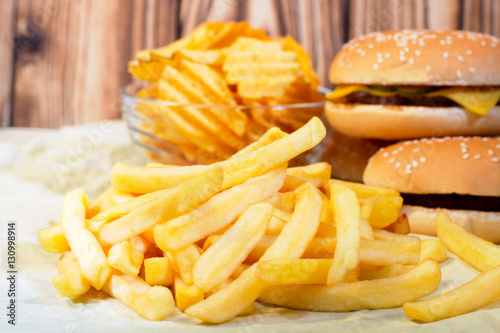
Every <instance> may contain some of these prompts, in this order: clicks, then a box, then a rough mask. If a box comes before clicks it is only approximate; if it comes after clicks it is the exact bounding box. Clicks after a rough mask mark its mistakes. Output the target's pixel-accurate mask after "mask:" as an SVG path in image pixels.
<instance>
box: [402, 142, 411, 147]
mask: <svg viewBox="0 0 500 333" xmlns="http://www.w3.org/2000/svg"><path fill="white" fill-rule="evenodd" d="M403 145H405V146H409V145H411V141H405V142H403Z"/></svg>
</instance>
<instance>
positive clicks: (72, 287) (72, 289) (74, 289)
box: [52, 251, 90, 299]
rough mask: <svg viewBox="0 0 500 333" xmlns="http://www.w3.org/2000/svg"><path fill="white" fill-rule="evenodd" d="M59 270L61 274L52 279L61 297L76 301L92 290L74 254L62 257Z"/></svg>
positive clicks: (69, 253) (67, 253) (65, 254)
mask: <svg viewBox="0 0 500 333" xmlns="http://www.w3.org/2000/svg"><path fill="white" fill-rule="evenodd" d="M57 270H58V272H59V274H58V275H56V276H54V277H53V278H52V284H53V285H54V287H55V288H56V290H57V292H58V293H59V295H61V297H68V298H69V299H74V298H76V297H78V296H80V295H83V294H85V293H86V292H87V291H88V290H89V289H90V283H89V282H88V281H87V280H86V279H85V276H83V274H82V270H81V269H80V265H78V261H77V260H76V257H75V255H74V254H73V252H70V251H68V252H65V253H64V254H63V255H62V257H61V260H60V261H59V264H58V265H57Z"/></svg>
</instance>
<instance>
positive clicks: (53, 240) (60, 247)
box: [37, 224, 70, 253]
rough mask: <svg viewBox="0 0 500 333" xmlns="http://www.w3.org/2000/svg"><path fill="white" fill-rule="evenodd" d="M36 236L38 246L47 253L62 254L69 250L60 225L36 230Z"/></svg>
mask: <svg viewBox="0 0 500 333" xmlns="http://www.w3.org/2000/svg"><path fill="white" fill-rule="evenodd" d="M37 236H38V241H39V242H40V245H41V246H42V247H43V249H44V250H45V251H47V252H51V253H63V252H66V251H69V250H70V248H69V244H68V241H67V240H66V238H65V237H64V233H63V231H62V229H61V225H60V224H56V225H53V226H51V227H47V228H43V229H40V230H38V232H37Z"/></svg>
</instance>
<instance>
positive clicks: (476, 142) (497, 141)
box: [363, 137, 500, 197]
mask: <svg viewBox="0 0 500 333" xmlns="http://www.w3.org/2000/svg"><path fill="white" fill-rule="evenodd" d="M363 181H364V182H365V183H366V184H368V185H373V186H381V187H388V188H392V189H395V190H397V191H400V192H403V193H414V194H450V193H457V194H462V195H475V196H494V197H498V196H500V138H498V137H497V138H493V137H490V138H488V137H465V138H464V137H451V138H450V137H445V138H432V139H421V140H413V141H404V142H399V143H396V144H394V145H391V146H388V147H386V148H382V149H380V150H379V151H378V152H377V153H376V154H375V155H373V156H372V157H371V158H370V160H369V161H368V165H367V166H366V168H365V171H364V173H363Z"/></svg>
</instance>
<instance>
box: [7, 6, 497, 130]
mask: <svg viewBox="0 0 500 333" xmlns="http://www.w3.org/2000/svg"><path fill="white" fill-rule="evenodd" d="M241 20H245V21H248V22H249V23H250V24H251V25H252V26H254V27H255V28H262V29H264V30H265V31H267V32H268V33H269V34H271V35H273V36H277V35H291V36H292V37H294V38H295V39H296V40H298V41H299V42H300V43H301V44H302V45H303V47H304V48H305V49H306V51H307V52H308V53H309V54H310V56H311V58H312V62H313V65H314V67H315V68H316V70H317V71H318V74H319V77H320V78H321V80H322V84H323V85H326V86H330V85H329V83H328V69H329V65H330V62H331V60H332V59H333V57H334V56H335V54H336V53H337V52H338V51H339V50H340V48H341V47H342V45H343V44H344V43H345V42H347V41H348V40H349V39H351V38H354V37H356V36H359V35H362V34H366V33H369V32H373V31H381V30H397V29H412V28H418V29H423V28H432V29H467V30H475V31H483V32H486V33H491V34H494V35H496V36H499V37H500V0H439V1H437V0H108V1H102V2H100V1H99V2H98V1H93V0H44V1H39V0H2V1H0V72H1V73H2V76H1V79H0V80H1V81H0V126H12V125H13V126H38V127H59V126H62V125H71V124H81V123H85V122H91V121H98V120H101V119H109V118H118V117H120V109H119V90H120V89H121V87H123V86H124V85H125V84H126V83H128V82H130V81H131V77H130V75H129V74H128V73H127V62H128V60H130V59H131V58H132V57H133V55H134V54H135V52H137V51H138V50H141V49H145V48H154V47H158V46H162V45H165V44H167V43H170V42H172V41H174V40H175V39H177V38H180V37H182V36H185V35H187V34H189V33H190V32H191V31H193V29H194V28H195V27H196V26H197V25H199V24H200V23H202V22H205V21H241ZM13 36H15V38H13ZM14 41H15V42H14ZM14 55H15V56H14Z"/></svg>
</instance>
